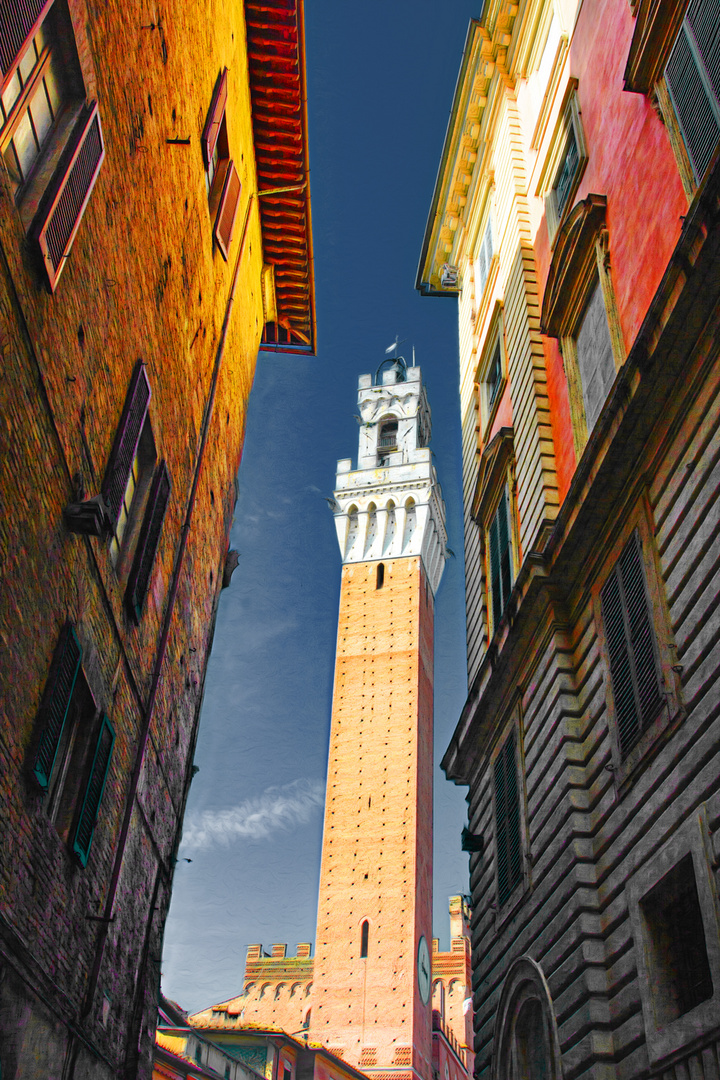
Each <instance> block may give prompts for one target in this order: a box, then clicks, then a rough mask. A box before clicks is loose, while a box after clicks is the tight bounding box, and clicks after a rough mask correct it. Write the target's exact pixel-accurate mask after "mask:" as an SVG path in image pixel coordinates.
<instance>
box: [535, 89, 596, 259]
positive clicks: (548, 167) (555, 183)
mask: <svg viewBox="0 0 720 1080" xmlns="http://www.w3.org/2000/svg"><path fill="white" fill-rule="evenodd" d="M577 87H578V83H577V79H570V81H569V83H568V87H567V90H566V92H565V98H564V100H563V103H562V106H561V110H560V119H559V120H558V123H557V127H556V128H555V131H554V133H553V136H552V138H551V140H550V146H549V149H548V153H547V157H546V159H545V165H544V166H543V169H542V172H541V174H540V182H539V187H538V190H537V194H538V195H540V196H542V197H543V198H544V200H545V216H546V220H547V226H548V233H549V235H550V239H551V240H552V239H553V237H554V236H555V233H556V232H557V230H558V227H559V225H560V222H561V221H562V219H563V216H564V215H565V213H566V211H568V210H569V209H570V208H571V207H572V205H573V202H574V199H575V195H576V192H577V190H578V187H579V185H580V180H581V179H582V175H583V173H584V172H585V166H586V165H587V161H588V155H587V148H586V145H585V136H584V134H583V128H582V122H581V119H580V106H579V103H578V96H577Z"/></svg>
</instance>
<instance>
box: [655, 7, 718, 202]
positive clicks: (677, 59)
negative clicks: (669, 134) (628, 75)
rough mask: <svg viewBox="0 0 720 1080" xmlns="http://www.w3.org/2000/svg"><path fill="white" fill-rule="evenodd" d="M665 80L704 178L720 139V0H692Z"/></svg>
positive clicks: (697, 172)
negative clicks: (719, 6)
mask: <svg viewBox="0 0 720 1080" xmlns="http://www.w3.org/2000/svg"><path fill="white" fill-rule="evenodd" d="M665 82H666V83H667V87H668V90H669V92H670V98H671V100H672V103H673V108H674V109H675V115H676V116H677V120H678V124H679V126H680V131H681V133H682V137H683V141H684V143H685V147H686V149H687V152H688V156H689V158H690V163H691V165H692V168H693V173H694V174H695V179H696V180H697V182H698V183H699V182H700V180H702V178H703V176H704V175H705V170H706V169H707V167H708V165H709V164H710V159H711V158H712V156H713V153H714V151H715V147H716V146H717V144H718V141H719V140H720V12H719V11H718V4H717V0H692V3H691V4H690V6H689V8H688V11H687V14H686V16H685V19H684V20H683V24H682V27H681V29H680V33H679V34H678V37H677V41H676V42H675V45H674V46H673V49H672V52H671V53H670V58H669V59H668V62H667V66H666V68H665Z"/></svg>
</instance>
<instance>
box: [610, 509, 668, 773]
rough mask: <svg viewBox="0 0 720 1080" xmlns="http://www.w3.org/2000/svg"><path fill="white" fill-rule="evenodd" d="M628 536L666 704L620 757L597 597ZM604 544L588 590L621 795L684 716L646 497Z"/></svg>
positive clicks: (614, 767) (614, 710)
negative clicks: (636, 549) (635, 552)
mask: <svg viewBox="0 0 720 1080" xmlns="http://www.w3.org/2000/svg"><path fill="white" fill-rule="evenodd" d="M633 533H637V537H638V541H639V545H640V551H641V560H642V568H643V571H644V578H645V586H646V598H647V601H648V614H649V617H650V621H651V624H652V629H653V633H654V645H655V648H656V650H657V651H656V656H657V661H658V665H659V668H658V676H659V680H660V687H661V691H660V692H661V695H662V696H664V698H665V704H664V705H661V707H660V709H659V711H658V713H657V715H656V717H655V719H654V720H653V721H652V722H650V723H649V724H648V725H647V726H646V727H645V729H644V730H643V731H642V732H641V734H640V737H639V739H638V740H637V741H636V742H635V743H634V745H633V746H632V747H631V748H630V749H629V751H628V752H626V753H624V752H623V748H622V746H621V743H620V735H619V727H618V722H617V715H616V709H615V697H614V690H613V686H612V680H611V677H610V652H609V649H608V643H607V636H606V630H605V621H604V618H603V611H602V595H601V594H602V589H603V587H604V586H605V583H606V582H607V580H608V578H609V576H610V574H611V572H612V571H613V569H614V567H615V566H616V564H617V562H618V559H619V558H620V556H621V555H622V553H623V551H624V549H625V546H626V544H627V543H628V542H629V540H630V539H631V537H632V535H633ZM606 539H607V542H606V543H605V544H604V545H601V550H603V552H604V554H603V560H602V564H601V565H600V566H599V567H598V568H597V571H596V572H595V573H594V574H593V577H592V579H591V584H590V590H591V598H592V607H593V617H594V621H595V627H596V631H597V635H598V643H599V646H600V653H601V656H602V660H603V668H604V682H605V703H606V710H607V724H608V731H609V736H610V747H611V753H612V761H613V765H612V773H613V778H614V781H615V787H616V790H617V791H618V794H621V793H622V792H624V791H625V790H626V788H627V786H628V785H629V784H630V783H632V782H633V781H634V780H635V779H636V778H637V776H638V775H639V773H640V772H641V771H642V770H644V768H645V767H646V766H647V765H648V764H649V763H650V761H652V759H653V758H654V756H655V754H656V752H657V751H658V749H659V748H660V747H661V746H662V745H663V744H664V742H665V740H666V738H667V737H669V735H670V734H671V732H672V731H673V730H674V728H675V726H676V725H677V724H678V723H679V722H681V721H682V718H683V717H684V715H685V712H684V708H683V703H682V697H681V686H680V678H679V674H680V671H679V669H678V667H677V664H676V663H675V660H674V655H675V643H674V638H673V633H672V624H671V621H670V613H669V610H668V606H667V601H666V599H665V592H664V586H663V583H662V568H661V566H660V561H659V555H658V553H657V547H656V545H655V541H654V536H653V526H652V511H651V509H650V506H649V499H648V497H647V494H643V495H642V497H641V499H640V500H639V502H636V504H635V506H634V507H633V509H632V510H631V512H630V513H629V514H628V516H627V518H626V520H625V522H624V523H622V524H621V525H620V526H618V522H617V521H615V522H613V530H612V533H611V535H610V536H609V537H607V538H606Z"/></svg>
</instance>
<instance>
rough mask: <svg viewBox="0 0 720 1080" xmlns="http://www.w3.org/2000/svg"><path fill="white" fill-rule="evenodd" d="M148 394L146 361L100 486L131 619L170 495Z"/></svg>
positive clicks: (137, 614) (136, 616)
mask: <svg viewBox="0 0 720 1080" xmlns="http://www.w3.org/2000/svg"><path fill="white" fill-rule="evenodd" d="M150 396H151V391H150V384H149V383H148V380H147V375H146V372H145V366H144V365H143V364H142V362H139V363H138V364H137V365H136V367H135V371H134V372H133V376H132V379H131V382H130V388H129V390H128V394H127V397H126V399H125V406H124V408H123V413H122V417H121V420H120V424H119V426H118V430H117V433H116V436H115V443H114V446H113V450H112V453H111V455H110V460H109V462H108V466H107V469H106V471H105V479H104V480H103V486H102V494H103V496H104V498H105V500H106V504H107V507H108V514H109V518H110V523H111V536H110V558H111V559H112V562H113V565H114V566H115V568H116V570H117V571H118V574H119V575H120V577H121V578H122V579H124V580H125V579H126V592H125V602H126V606H127V608H128V613H129V614H130V617H131V618H132V619H133V621H134V622H136V623H137V622H139V621H140V618H141V616H142V611H143V605H144V602H145V597H146V595H147V591H148V588H149V586H150V577H151V571H152V567H153V564H154V561H155V556H156V554H157V549H158V546H159V543H160V535H161V532H162V526H163V521H164V519H165V512H166V510H167V506H168V502H169V499H170V477H169V474H168V470H167V465H166V464H165V462H164V461H161V462H160V463H159V465H158V467H157V469H156V468H155V460H156V451H155V442H154V439H153V434H152V428H151V426H150V420H149V416H148V408H149V404H150Z"/></svg>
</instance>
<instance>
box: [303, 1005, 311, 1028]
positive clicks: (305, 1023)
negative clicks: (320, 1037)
mask: <svg viewBox="0 0 720 1080" xmlns="http://www.w3.org/2000/svg"><path fill="white" fill-rule="evenodd" d="M311 1012H312V1009H308V1011H307V1012H306V1013H305V1019H304V1020H303V1029H304V1030H305V1031H307V1029H308V1028H309V1027H310V1013H311Z"/></svg>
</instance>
